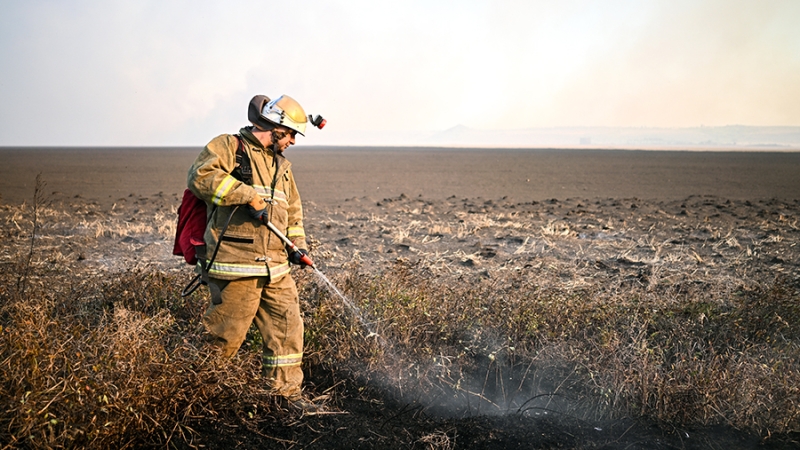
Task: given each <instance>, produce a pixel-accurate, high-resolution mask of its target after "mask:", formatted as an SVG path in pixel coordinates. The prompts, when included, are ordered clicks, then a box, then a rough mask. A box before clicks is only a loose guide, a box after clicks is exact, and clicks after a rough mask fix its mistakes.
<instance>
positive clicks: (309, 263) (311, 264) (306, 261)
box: [300, 255, 314, 267]
mask: <svg viewBox="0 0 800 450" xmlns="http://www.w3.org/2000/svg"><path fill="white" fill-rule="evenodd" d="M300 261H302V262H303V264H305V265H307V266H309V267H314V261H312V260H311V258H309V257H308V255H303V256H301V257H300Z"/></svg>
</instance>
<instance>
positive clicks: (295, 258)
mask: <svg viewBox="0 0 800 450" xmlns="http://www.w3.org/2000/svg"><path fill="white" fill-rule="evenodd" d="M307 255H308V250H306V249H303V248H301V249H299V250H297V251H296V252H292V253H291V254H290V255H289V262H290V263H292V264H296V265H298V266H300V267H301V268H303V267H307V266H308V264H306V263H304V262H303V261H301V259H300V258H302V257H303V256H307Z"/></svg>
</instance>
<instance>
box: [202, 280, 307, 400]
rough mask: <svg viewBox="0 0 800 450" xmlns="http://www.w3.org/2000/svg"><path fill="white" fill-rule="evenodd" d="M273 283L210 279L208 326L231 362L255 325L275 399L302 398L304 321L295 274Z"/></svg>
mask: <svg viewBox="0 0 800 450" xmlns="http://www.w3.org/2000/svg"><path fill="white" fill-rule="evenodd" d="M268 281H269V278H268V277H249V278H240V279H238V280H220V279H216V278H209V280H208V288H209V290H210V291H211V304H210V305H209V307H208V310H206V313H205V316H203V323H204V324H205V326H206V328H207V329H208V331H209V332H210V333H211V334H212V335H213V336H214V337H215V344H216V345H217V346H218V347H220V349H221V351H222V355H223V356H225V357H232V356H233V355H235V354H236V351H237V350H239V347H240V346H241V345H242V342H244V339H245V337H246V335H247V330H248V329H249V328H250V324H251V323H253V322H255V324H256V327H258V330H259V331H260V332H261V337H262V338H263V341H264V356H263V367H264V375H265V376H266V377H267V379H268V380H269V382H270V384H271V388H272V389H273V390H274V391H275V393H276V394H279V395H282V396H284V397H294V396H297V395H300V385H301V384H302V382H303V370H302V368H301V367H300V362H301V360H302V358H303V319H302V317H300V303H299V299H298V296H297V286H295V284H294V280H293V279H292V277H291V275H286V276H284V277H281V278H280V279H279V280H278V281H277V282H275V283H272V284H269V283H268Z"/></svg>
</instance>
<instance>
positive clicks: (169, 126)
mask: <svg viewBox="0 0 800 450" xmlns="http://www.w3.org/2000/svg"><path fill="white" fill-rule="evenodd" d="M798 24H800V1H797V0H786V1H770V0H753V1H734V0H718V1H716V0H707V1H703V0H687V1H681V0H665V1H656V0H653V1H645V0H641V1H640V0H635V1H589V0H587V1H477V0H475V1H472V0H460V1H436V0H424V1H392V2H388V1H386V2H384V1H374V0H373V1H351V0H341V1H303V0H299V1H280V2H278V1H272V2H267V1H247V0H241V1H225V2H222V1H203V0H199V1H198V0H193V1H185V2H183V1H168V0H157V1H146V0H134V1H113V0H105V1H77V0H76V1H72V0H53V1H37V0H25V1H22V0H19V1H18V0H3V1H2V2H0V63H1V64H0V99H2V101H0V145H202V144H204V143H206V142H207V141H208V140H210V139H211V138H213V137H214V136H216V135H218V134H221V133H226V132H235V131H236V130H238V128H239V127H240V126H242V125H244V124H246V108H247V103H248V101H249V100H250V98H251V97H252V96H253V95H254V94H257V93H262V94H266V95H268V96H271V97H275V96H277V95H280V94H282V93H286V94H289V95H291V96H293V97H294V98H295V99H297V100H298V101H299V102H300V103H301V104H302V105H303V106H304V107H305V109H306V111H307V112H308V113H315V114H317V113H319V114H322V115H324V116H325V117H326V118H327V119H328V121H329V125H328V127H326V128H325V130H323V131H321V132H313V131H312V132H310V133H308V136H307V137H306V138H305V139H304V140H303V143H306V144H329V143H336V144H341V143H347V142H348V139H349V138H352V139H355V138H356V137H359V138H363V137H364V136H370V137H371V138H372V139H375V140H376V143H386V144H390V143H391V142H386V141H391V137H392V136H397V135H398V134H400V133H419V132H425V131H434V130H445V129H447V128H450V127H453V126H456V125H459V124H461V125H465V126H468V127H473V128H478V129H484V130H487V129H497V130H504V129H519V128H527V127H552V126H659V127H673V126H698V125H701V124H702V125H706V126H708V125H729V124H743V125H800V26H799V25H798Z"/></svg>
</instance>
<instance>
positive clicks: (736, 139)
mask: <svg viewBox="0 0 800 450" xmlns="http://www.w3.org/2000/svg"><path fill="white" fill-rule="evenodd" d="M420 144H422V145H433V146H455V147H487V146H488V147H548V146H552V147H624V148H629V147H643V148H649V147H665V148H673V147H689V148H710V149H711V148H742V149H757V148H764V149H770V148H772V149H775V150H781V149H798V148H800V127H757V126H744V125H729V126H723V127H690V128H649V127H638V128H636V127H628V128H616V127H554V128H527V129H521V130H507V131H497V130H476V129H473V128H469V127H465V126H463V125H458V126H456V127H453V128H450V129H448V130H444V131H441V132H438V133H432V134H430V135H428V136H427V138H426V139H425V141H424V142H421V143H420ZM418 145H419V144H418Z"/></svg>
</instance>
